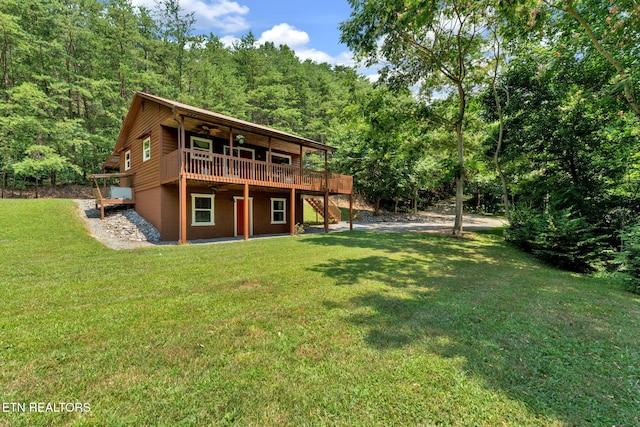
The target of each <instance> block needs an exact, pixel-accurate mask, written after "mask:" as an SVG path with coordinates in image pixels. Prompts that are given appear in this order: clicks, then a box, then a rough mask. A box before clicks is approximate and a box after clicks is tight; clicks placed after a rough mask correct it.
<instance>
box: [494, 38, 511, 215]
mask: <svg viewBox="0 0 640 427" xmlns="http://www.w3.org/2000/svg"><path fill="white" fill-rule="evenodd" d="M499 48H500V46H499V45H498V52H497V57H498V59H496V65H495V69H494V74H493V99H494V100H495V102H496V109H497V111H498V126H499V128H498V141H497V145H496V151H495V153H493V164H494V165H495V167H496V172H498V177H500V185H501V186H502V203H503V204H504V214H505V215H506V216H507V218H509V215H510V207H509V188H507V180H506V178H505V177H504V173H503V172H502V168H501V167H500V151H501V150H502V141H503V139H504V114H503V113H502V105H500V97H499V96H498V88H497V82H496V79H497V77H498V60H499V57H500V49H499ZM508 100H509V94H508V93H507V102H508Z"/></svg>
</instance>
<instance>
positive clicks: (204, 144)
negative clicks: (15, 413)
mask: <svg viewBox="0 0 640 427" xmlns="http://www.w3.org/2000/svg"><path fill="white" fill-rule="evenodd" d="M191 149H192V150H197V151H205V152H207V153H212V152H213V141H211V140H210V139H206V138H200V137H197V136H192V137H191ZM192 156H193V157H194V158H196V159H205V160H209V159H211V157H209V156H202V155H198V154H192Z"/></svg>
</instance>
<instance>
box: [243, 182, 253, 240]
mask: <svg viewBox="0 0 640 427" xmlns="http://www.w3.org/2000/svg"><path fill="white" fill-rule="evenodd" d="M249 209H251V204H250V203H249V184H247V183H245V184H244V211H243V212H242V213H243V217H242V223H243V224H244V240H245V241H247V240H249Z"/></svg>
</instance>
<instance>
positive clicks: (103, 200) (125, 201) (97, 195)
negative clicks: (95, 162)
mask: <svg viewBox="0 0 640 427" xmlns="http://www.w3.org/2000/svg"><path fill="white" fill-rule="evenodd" d="M133 175H134V174H130V173H109V174H93V175H89V178H90V179H93V181H94V184H95V187H93V197H94V199H95V201H96V209H100V219H102V220H104V208H105V207H106V206H113V205H135V204H136V200H135V193H134V190H133V188H131V198H111V197H109V196H108V195H107V194H106V193H107V180H114V179H117V180H120V181H122V180H127V181H128V180H129V179H131V178H132V177H133ZM100 179H101V180H103V185H102V188H103V190H100V187H101V185H100V184H99V182H98V180H100Z"/></svg>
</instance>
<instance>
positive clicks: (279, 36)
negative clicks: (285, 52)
mask: <svg viewBox="0 0 640 427" xmlns="http://www.w3.org/2000/svg"><path fill="white" fill-rule="evenodd" d="M266 42H273V43H274V44H275V45H276V46H280V45H281V44H286V45H287V46H289V47H290V48H291V49H293V50H297V49H300V48H305V47H306V45H308V44H309V34H307V33H306V32H304V31H300V30H297V29H296V28H295V27H292V26H291V25H289V24H278V25H276V26H274V27H273V28H272V29H270V30H267V31H265V32H264V33H262V35H261V36H260V38H259V39H258V44H264V43H266Z"/></svg>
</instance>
